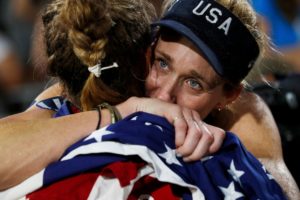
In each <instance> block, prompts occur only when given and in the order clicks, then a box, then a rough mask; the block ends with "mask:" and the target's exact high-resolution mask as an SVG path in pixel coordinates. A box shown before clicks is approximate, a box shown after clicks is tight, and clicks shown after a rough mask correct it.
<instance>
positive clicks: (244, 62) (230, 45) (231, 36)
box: [152, 0, 259, 82]
mask: <svg viewBox="0 0 300 200" xmlns="http://www.w3.org/2000/svg"><path fill="white" fill-rule="evenodd" d="M152 26H155V27H156V26H159V27H167V28H169V29H172V30H174V31H176V32H178V33H180V34H181V35H183V36H185V37H186V38H187V39H189V40H190V41H191V42H192V43H193V44H194V45H195V46H196V47H197V48H198V49H199V51H200V52H201V53H202V55H203V56H204V57H205V58H206V60H207V61H208V62H209V63H210V64H211V65H212V67H213V68H214V70H215V71H216V73H217V74H219V75H220V76H221V77H223V78H226V79H228V80H230V81H233V82H239V81H241V80H242V79H244V78H245V77H246V76H247V74H248V73H249V71H250V70H251V68H252V67H253V65H254V63H255V61H256V59H257V57H258V55H259V46H258V44H257V42H256V40H255V38H254V37H253V36H252V34H251V33H250V31H249V30H248V29H247V28H246V26H245V25H244V24H243V23H242V22H241V21H240V20H239V19H238V18H237V17H236V16H235V15H234V14H233V13H231V12H230V11H229V10H228V9H227V8H225V7H224V6H222V5H220V4H219V3H217V2H216V1H214V0H175V1H174V2H173V4H172V5H171V7H170V8H169V9H168V10H167V12H166V13H165V15H164V16H163V17H162V18H161V19H160V20H159V21H157V22H155V23H153V24H152Z"/></svg>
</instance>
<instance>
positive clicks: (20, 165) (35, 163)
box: [0, 85, 225, 190]
mask: <svg viewBox="0 0 300 200" xmlns="http://www.w3.org/2000/svg"><path fill="white" fill-rule="evenodd" d="M56 87H57V88H56ZM60 92H61V91H60V88H59V86H57V85H55V86H52V87H51V88H49V89H47V90H46V91H44V92H43V93H42V94H41V95H39V96H38V97H37V101H39V100H43V99H47V98H49V97H53V96H57V95H59V94H60ZM136 105H139V106H140V107H138V108H137V107H136ZM155 105H156V106H155ZM159 105H161V106H159ZM117 107H118V108H119V109H120V112H121V114H122V116H123V117H124V116H127V115H129V114H131V113H133V112H136V111H145V112H150V113H152V114H158V115H160V116H165V117H167V119H168V120H169V121H170V122H171V123H173V124H174V126H175V129H176V131H177V132H179V133H176V140H177V141H176V144H177V146H178V153H179V154H181V155H183V156H184V157H185V159H186V160H187V161H190V160H195V159H199V158H200V157H202V156H203V155H205V154H206V153H207V152H215V151H216V150H217V149H219V147H220V146H221V144H222V141H223V139H224V137H225V134H224V133H225V132H224V131H223V130H222V129H219V128H217V127H213V126H209V125H207V124H203V125H199V127H200V128H199V127H197V126H196V125H195V122H194V121H188V120H187V119H192V118H188V117H191V116H192V115H193V112H192V111H186V110H185V112H184V113H183V112H182V109H181V108H180V107H179V106H176V105H174V104H168V103H163V102H159V101H158V100H155V99H148V98H130V99H128V100H127V101H126V102H124V103H122V104H120V105H118V106H117ZM150 107H151V109H149V108H150ZM52 115H53V111H50V110H45V109H41V108H38V107H36V106H35V105H32V106H31V107H30V108H28V109H27V110H26V111H24V112H22V113H19V114H15V115H12V116H9V117H6V118H3V119H0V130H1V133H0V160H2V161H3V162H2V164H1V165H0V177H1V179H0V190H3V189H6V188H8V187H11V186H13V185H16V184H18V183H20V182H21V181H23V180H24V179H26V178H27V177H29V176H31V175H33V174H35V173H37V172H38V171H40V170H41V169H43V168H44V167H45V166H47V165H48V164H50V163H51V162H53V161H56V160H58V159H59V158H60V157H61V155H62V154H63V152H64V151H65V149H67V148H68V147H69V146H70V145H71V144H73V143H75V142H76V141H78V140H80V139H82V138H84V137H86V136H87V135H89V134H90V133H91V132H93V131H94V130H95V128H96V126H97V123H98V120H99V116H98V112H97V111H88V112H81V113H77V114H73V115H68V116H63V117H59V118H51V116H52ZM176 116H178V117H183V118H178V119H175V120H174V118H175V117H176ZM184 117H185V118H184ZM193 117H194V120H195V121H196V120H200V117H199V116H193ZM197 117H198V119H197ZM109 123H110V113H109V112H108V111H107V110H106V109H103V110H101V126H102V127H103V126H106V125H108V124H109ZM197 123H200V122H199V121H198V122H197Z"/></svg>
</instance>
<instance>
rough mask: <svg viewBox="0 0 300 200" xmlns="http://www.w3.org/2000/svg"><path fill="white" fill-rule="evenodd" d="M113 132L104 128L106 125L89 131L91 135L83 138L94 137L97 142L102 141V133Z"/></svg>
mask: <svg viewBox="0 0 300 200" xmlns="http://www.w3.org/2000/svg"><path fill="white" fill-rule="evenodd" d="M113 133H114V132H111V131H109V130H106V127H104V128H102V129H100V130H96V131H94V132H93V133H91V135H89V136H88V137H87V138H85V139H84V140H85V141H87V140H89V139H93V138H94V139H95V140H96V141H97V142H101V141H102V137H103V136H104V135H109V134H113Z"/></svg>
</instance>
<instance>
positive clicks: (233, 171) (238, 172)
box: [227, 160, 245, 185]
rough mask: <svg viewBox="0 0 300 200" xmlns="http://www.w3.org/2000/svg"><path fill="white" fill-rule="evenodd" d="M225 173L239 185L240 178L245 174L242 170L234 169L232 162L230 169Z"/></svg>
mask: <svg viewBox="0 0 300 200" xmlns="http://www.w3.org/2000/svg"><path fill="white" fill-rule="evenodd" d="M227 171H228V173H229V174H230V175H231V176H232V178H233V179H234V180H235V181H236V182H238V183H239V184H240V185H241V180H240V177H241V176H243V174H245V172H244V171H242V170H237V169H236V168H235V165H234V162H233V160H232V161H231V163H230V169H229V170H227Z"/></svg>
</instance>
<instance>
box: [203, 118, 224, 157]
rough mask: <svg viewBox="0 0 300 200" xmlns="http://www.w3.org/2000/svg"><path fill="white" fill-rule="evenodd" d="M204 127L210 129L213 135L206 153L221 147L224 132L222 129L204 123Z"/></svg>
mask: <svg viewBox="0 0 300 200" xmlns="http://www.w3.org/2000/svg"><path fill="white" fill-rule="evenodd" d="M206 127H207V128H208V130H210V132H211V133H213V136H214V140H213V143H212V144H211V145H210V147H209V149H208V153H209V154H212V153H215V152H216V151H218V150H219V149H220V148H221V146H222V144H223V141H224V139H225V136H226V133H225V131H224V130H223V129H221V128H218V127H216V126H212V125H209V124H206Z"/></svg>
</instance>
